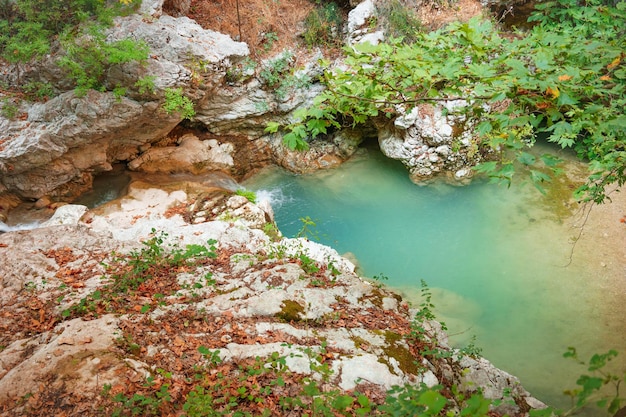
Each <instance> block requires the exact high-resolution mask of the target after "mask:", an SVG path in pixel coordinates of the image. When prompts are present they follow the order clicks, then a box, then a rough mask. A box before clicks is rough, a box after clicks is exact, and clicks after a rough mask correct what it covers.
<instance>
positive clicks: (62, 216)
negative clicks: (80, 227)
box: [41, 204, 87, 227]
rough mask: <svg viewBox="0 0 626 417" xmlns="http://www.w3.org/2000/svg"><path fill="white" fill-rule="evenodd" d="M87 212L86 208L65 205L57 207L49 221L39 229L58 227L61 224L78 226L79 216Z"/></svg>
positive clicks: (76, 205)
mask: <svg viewBox="0 0 626 417" xmlns="http://www.w3.org/2000/svg"><path fill="white" fill-rule="evenodd" d="M86 211H87V207H86V206H81V205H78V204H67V205H64V206H61V207H59V208H58V209H57V210H56V211H55V212H54V214H53V215H52V217H51V218H50V219H49V220H46V221H45V222H43V223H42V224H41V227H49V226H58V225H62V224H70V225H75V224H78V221H79V220H80V218H81V216H82V215H83V214H85V212H86Z"/></svg>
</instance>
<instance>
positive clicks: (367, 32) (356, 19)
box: [346, 0, 385, 45]
mask: <svg viewBox="0 0 626 417" xmlns="http://www.w3.org/2000/svg"><path fill="white" fill-rule="evenodd" d="M376 18H377V12H376V5H375V3H374V1H373V0H365V1H362V2H360V3H359V4H358V5H357V6H356V7H354V8H353V9H352V10H350V13H348V24H347V37H346V42H347V43H348V44H355V43H366V42H369V43H371V44H372V45H377V44H378V43H380V42H382V41H383V40H384V38H385V34H384V33H383V31H382V30H380V29H378V30H377V29H376V28H372V26H371V25H370V24H369V23H370V21H371V20H372V19H376Z"/></svg>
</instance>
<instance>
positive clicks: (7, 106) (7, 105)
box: [0, 97, 19, 120]
mask: <svg viewBox="0 0 626 417" xmlns="http://www.w3.org/2000/svg"><path fill="white" fill-rule="evenodd" d="M18 112H19V108H18V106H17V104H16V103H15V102H14V101H13V99H11V98H8V97H5V98H3V99H2V103H1V104H0V114H2V116H4V117H6V118H7V119H10V120H13V119H15V118H16V117H17V114H18Z"/></svg>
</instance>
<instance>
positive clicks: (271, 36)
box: [262, 32, 278, 51]
mask: <svg viewBox="0 0 626 417" xmlns="http://www.w3.org/2000/svg"><path fill="white" fill-rule="evenodd" d="M277 41H278V35H277V34H276V32H267V33H265V34H264V35H263V39H262V43H263V49H265V50H266V51H269V50H270V49H272V46H274V42H277Z"/></svg>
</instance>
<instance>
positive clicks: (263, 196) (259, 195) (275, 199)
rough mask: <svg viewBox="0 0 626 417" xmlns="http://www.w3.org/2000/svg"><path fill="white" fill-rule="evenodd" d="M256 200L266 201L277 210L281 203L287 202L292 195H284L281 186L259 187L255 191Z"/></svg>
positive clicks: (291, 198) (290, 199)
mask: <svg viewBox="0 0 626 417" xmlns="http://www.w3.org/2000/svg"><path fill="white" fill-rule="evenodd" d="M256 199H257V202H262V201H265V202H268V203H269V204H270V206H271V207H272V208H273V209H274V210H278V209H279V208H280V207H281V206H282V205H283V204H285V203H289V202H291V201H292V200H293V197H287V196H285V193H284V192H283V190H282V189H281V188H278V187H277V188H272V189H269V190H267V189H261V190H258V191H256Z"/></svg>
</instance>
